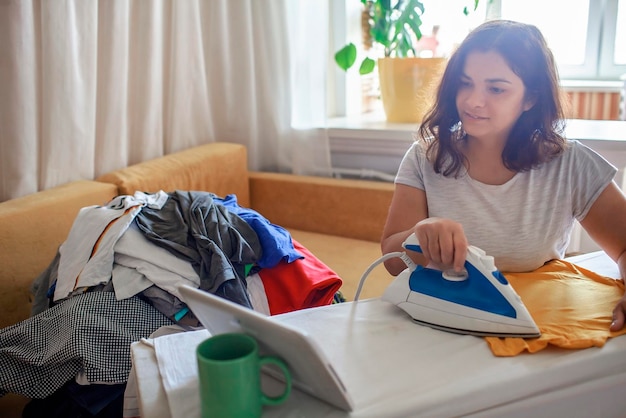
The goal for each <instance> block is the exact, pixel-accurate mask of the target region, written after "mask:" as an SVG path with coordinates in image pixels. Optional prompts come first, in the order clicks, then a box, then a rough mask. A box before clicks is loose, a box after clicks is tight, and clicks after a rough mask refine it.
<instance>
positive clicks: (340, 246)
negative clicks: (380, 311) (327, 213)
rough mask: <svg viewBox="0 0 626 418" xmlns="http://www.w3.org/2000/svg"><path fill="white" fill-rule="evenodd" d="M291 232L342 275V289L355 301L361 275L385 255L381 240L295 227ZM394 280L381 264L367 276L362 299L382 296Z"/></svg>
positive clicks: (343, 292) (342, 291)
mask: <svg viewBox="0 0 626 418" xmlns="http://www.w3.org/2000/svg"><path fill="white" fill-rule="evenodd" d="M289 232H290V233H291V236H292V237H293V239H295V240H296V241H298V242H299V243H300V244H302V245H303V246H305V247H306V248H307V249H308V250H309V251H310V252H311V253H313V254H315V256H316V257H317V258H319V259H320V260H321V261H322V262H323V263H325V264H326V265H327V266H328V267H330V268H331V269H332V270H333V271H334V272H335V273H337V275H338V276H339V277H341V279H342V280H343V285H342V287H341V289H339V290H340V291H341V293H342V294H343V296H344V297H345V298H346V299H347V300H354V295H355V293H356V290H357V287H358V285H359V281H360V280H361V276H362V275H363V273H365V271H366V270H367V268H368V267H369V266H370V265H372V263H374V262H375V261H376V260H378V259H379V258H380V257H381V256H382V254H381V251H380V243H378V242H372V241H366V240H359V239H354V238H345V237H339V236H333V235H326V234H319V233H316V232H308V231H300V230H296V229H290V230H289ZM393 279H394V277H393V276H391V275H390V274H389V273H388V272H387V270H386V269H385V267H384V266H383V265H382V263H381V264H380V265H378V266H376V267H375V268H374V269H373V270H372V271H371V273H370V274H369V275H368V276H367V278H366V279H365V283H364V284H363V289H362V291H361V295H360V296H359V299H367V298H374V297H379V296H381V295H382V294H383V292H384V291H385V289H386V288H387V286H388V285H389V283H391V282H392V281H393Z"/></svg>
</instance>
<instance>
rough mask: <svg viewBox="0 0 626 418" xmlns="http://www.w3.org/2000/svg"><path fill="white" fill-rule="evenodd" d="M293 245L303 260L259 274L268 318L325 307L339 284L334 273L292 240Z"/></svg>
mask: <svg viewBox="0 0 626 418" xmlns="http://www.w3.org/2000/svg"><path fill="white" fill-rule="evenodd" d="M293 245H294V247H295V249H296V250H298V251H299V252H300V253H301V254H302V255H304V258H302V259H298V260H296V261H294V262H292V263H287V262H284V261H281V262H280V263H279V264H278V265H276V266H275V267H272V268H266V269H261V271H259V276H260V277H261V281H262V282H263V286H264V287H265V294H266V295H267V301H268V304H269V308H270V313H271V314H272V315H277V314H281V313H285V312H291V311H295V310H298V309H305V308H312V307H315V306H323V305H329V304H330V303H331V302H332V301H333V297H334V296H335V293H336V292H337V291H338V290H339V288H340V287H341V285H342V284H343V282H342V280H341V278H340V277H339V276H338V275H337V273H335V272H334V271H333V270H331V269H330V267H328V266H327V265H326V264H324V263H323V262H322V261H321V260H320V259H318V258H317V257H315V256H314V255H313V254H312V253H311V252H310V251H309V250H307V249H306V248H305V247H304V246H302V245H301V244H300V243H299V242H297V241H296V240H293Z"/></svg>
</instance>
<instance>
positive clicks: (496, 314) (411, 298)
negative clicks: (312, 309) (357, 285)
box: [382, 234, 541, 338]
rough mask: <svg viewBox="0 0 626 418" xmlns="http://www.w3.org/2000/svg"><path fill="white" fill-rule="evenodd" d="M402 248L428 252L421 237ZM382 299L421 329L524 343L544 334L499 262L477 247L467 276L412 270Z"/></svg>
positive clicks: (470, 254)
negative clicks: (394, 306)
mask: <svg viewBox="0 0 626 418" xmlns="http://www.w3.org/2000/svg"><path fill="white" fill-rule="evenodd" d="M402 245H403V247H404V248H405V249H407V250H412V251H418V252H420V253H421V252H422V249H421V248H420V246H419V243H418V241H417V238H416V236H415V234H412V235H410V236H409V237H408V238H407V239H406V241H405V242H404V243H403V244H402ZM382 299H383V300H386V301H388V302H391V303H393V304H394V305H397V306H398V307H399V308H401V309H402V310H404V311H406V312H407V313H408V314H409V315H410V316H411V317H412V318H413V320H414V321H415V322H417V323H420V324H423V325H427V326H429V327H431V328H436V329H441V330H444V331H449V332H453V333H457V334H470V335H477V336H483V337H484V336H496V337H522V338H534V337H539V336H540V334H541V333H540V331H539V328H538V327H537V325H536V324H535V321H534V320H533V318H532V317H531V316H530V314H529V313H528V310H527V309H526V307H525V306H524V303H523V302H522V300H521V298H520V297H519V296H518V294H517V293H516V292H515V290H514V289H513V288H512V287H511V285H510V284H509V283H508V281H507V280H506V278H505V277H504V276H503V275H502V273H500V271H498V270H497V269H496V266H495V263H494V259H493V257H491V256H488V255H486V253H485V252H484V251H483V250H481V249H480V248H478V247H475V246H470V247H469V248H468V251H467V258H466V260H465V272H463V273H462V274H459V273H458V272H455V271H441V270H437V269H433V268H428V267H422V266H417V265H411V266H409V268H407V269H406V270H404V271H403V272H402V273H400V274H399V275H398V276H397V277H396V279H395V280H394V281H393V282H392V283H391V284H390V285H389V286H388V287H387V289H386V290H385V293H384V294H383V296H382Z"/></svg>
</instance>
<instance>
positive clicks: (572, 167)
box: [395, 141, 617, 271]
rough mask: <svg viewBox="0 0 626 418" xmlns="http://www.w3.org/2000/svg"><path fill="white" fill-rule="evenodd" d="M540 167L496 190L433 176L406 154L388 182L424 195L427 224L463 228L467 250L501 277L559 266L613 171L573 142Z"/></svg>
mask: <svg viewBox="0 0 626 418" xmlns="http://www.w3.org/2000/svg"><path fill="white" fill-rule="evenodd" d="M568 145H569V146H568V147H567V149H566V150H565V152H564V153H563V154H562V155H561V156H559V157H557V158H555V159H554V160H552V161H550V162H548V163H545V164H543V165H541V166H540V167H538V168H536V169H533V170H530V171H526V172H520V173H517V174H516V175H515V176H514V177H513V178H512V179H511V180H509V181H508V182H506V183H504V184H502V185H489V184H484V183H481V182H479V181H476V180H474V179H472V178H471V177H470V176H469V175H468V174H467V171H466V170H464V169H463V170H462V172H461V173H460V175H459V177H458V178H454V176H451V177H444V176H443V175H441V174H437V173H435V171H434V169H433V165H432V164H431V163H430V162H429V161H428V160H427V159H426V155H425V146H424V145H422V144H421V143H420V142H415V143H414V144H413V145H412V146H411V147H410V148H409V150H408V151H407V152H406V154H405V156H404V158H403V160H402V162H401V164H400V168H399V170H398V174H397V176H396V180H395V182H396V183H398V184H404V185H407V186H411V187H415V188H418V189H421V190H424V191H425V192H426V197H427V202H428V216H430V217H442V218H448V219H452V220H454V221H457V222H459V223H461V224H462V225H463V229H464V231H465V235H466V236H467V239H468V242H469V244H470V245H475V246H477V247H479V248H481V249H483V250H485V251H486V252H487V254H488V255H492V256H494V257H495V261H496V266H497V267H498V269H500V270H502V271H531V270H535V269H537V268H539V267H540V266H542V265H543V264H544V263H545V262H547V261H549V260H552V259H556V258H562V257H563V256H564V255H565V249H566V248H567V245H568V243H569V238H570V233H571V230H572V227H573V225H574V220H575V219H576V220H579V221H581V220H582V219H584V218H585V216H586V215H587V212H588V211H589V209H590V208H591V206H592V204H593V203H594V202H595V200H596V199H597V197H598V196H599V195H600V193H601V192H602V191H603V190H604V189H605V188H606V186H607V185H608V184H609V183H610V182H611V181H612V180H613V177H614V176H615V173H616V172H617V170H616V168H615V167H613V166H612V165H611V164H610V163H608V162H607V161H606V160H605V159H604V158H602V157H601V156H600V155H598V154H597V153H596V152H594V151H593V150H591V149H590V148H588V147H586V146H584V145H583V144H581V143H580V142H578V141H568Z"/></svg>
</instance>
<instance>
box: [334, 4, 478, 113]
mask: <svg viewBox="0 0 626 418" xmlns="http://www.w3.org/2000/svg"><path fill="white" fill-rule="evenodd" d="M361 3H362V4H363V14H364V15H365V18H366V19H364V21H366V22H367V23H366V24H365V25H364V26H365V28H364V30H367V29H369V39H371V42H372V43H373V44H375V45H376V46H378V47H379V49H381V50H382V54H383V55H384V58H379V59H378V73H379V78H380V93H381V99H382V102H383V108H384V109H385V114H386V115H387V120H388V121H389V122H400V123H411V122H421V120H422V117H423V115H424V114H425V112H426V110H427V109H428V107H429V106H430V103H431V97H432V87H433V85H434V83H435V81H436V80H437V78H438V76H439V75H440V74H441V71H442V69H443V66H444V65H445V61H446V59H445V58H435V57H433V58H422V57H419V51H418V49H417V46H418V43H419V41H420V39H422V32H421V26H422V19H421V16H422V15H423V14H424V4H423V3H422V2H421V1H419V0H361ZM477 5H478V0H474V8H476V7H477ZM464 13H465V14H468V11H467V9H464ZM356 58H357V48H356V46H355V45H354V44H353V43H350V44H348V45H346V46H344V47H343V48H341V49H340V50H339V51H337V53H336V54H335V62H336V63H337V65H338V66H339V67H340V68H342V69H343V70H345V71H347V70H348V69H349V68H351V67H352V66H353V65H354V64H355V62H356ZM375 67H376V61H374V59H372V58H370V57H367V56H366V57H365V58H364V59H363V60H362V62H361V64H360V67H359V73H360V74H362V75H365V74H369V73H371V72H372V71H373V70H374V68H375Z"/></svg>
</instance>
